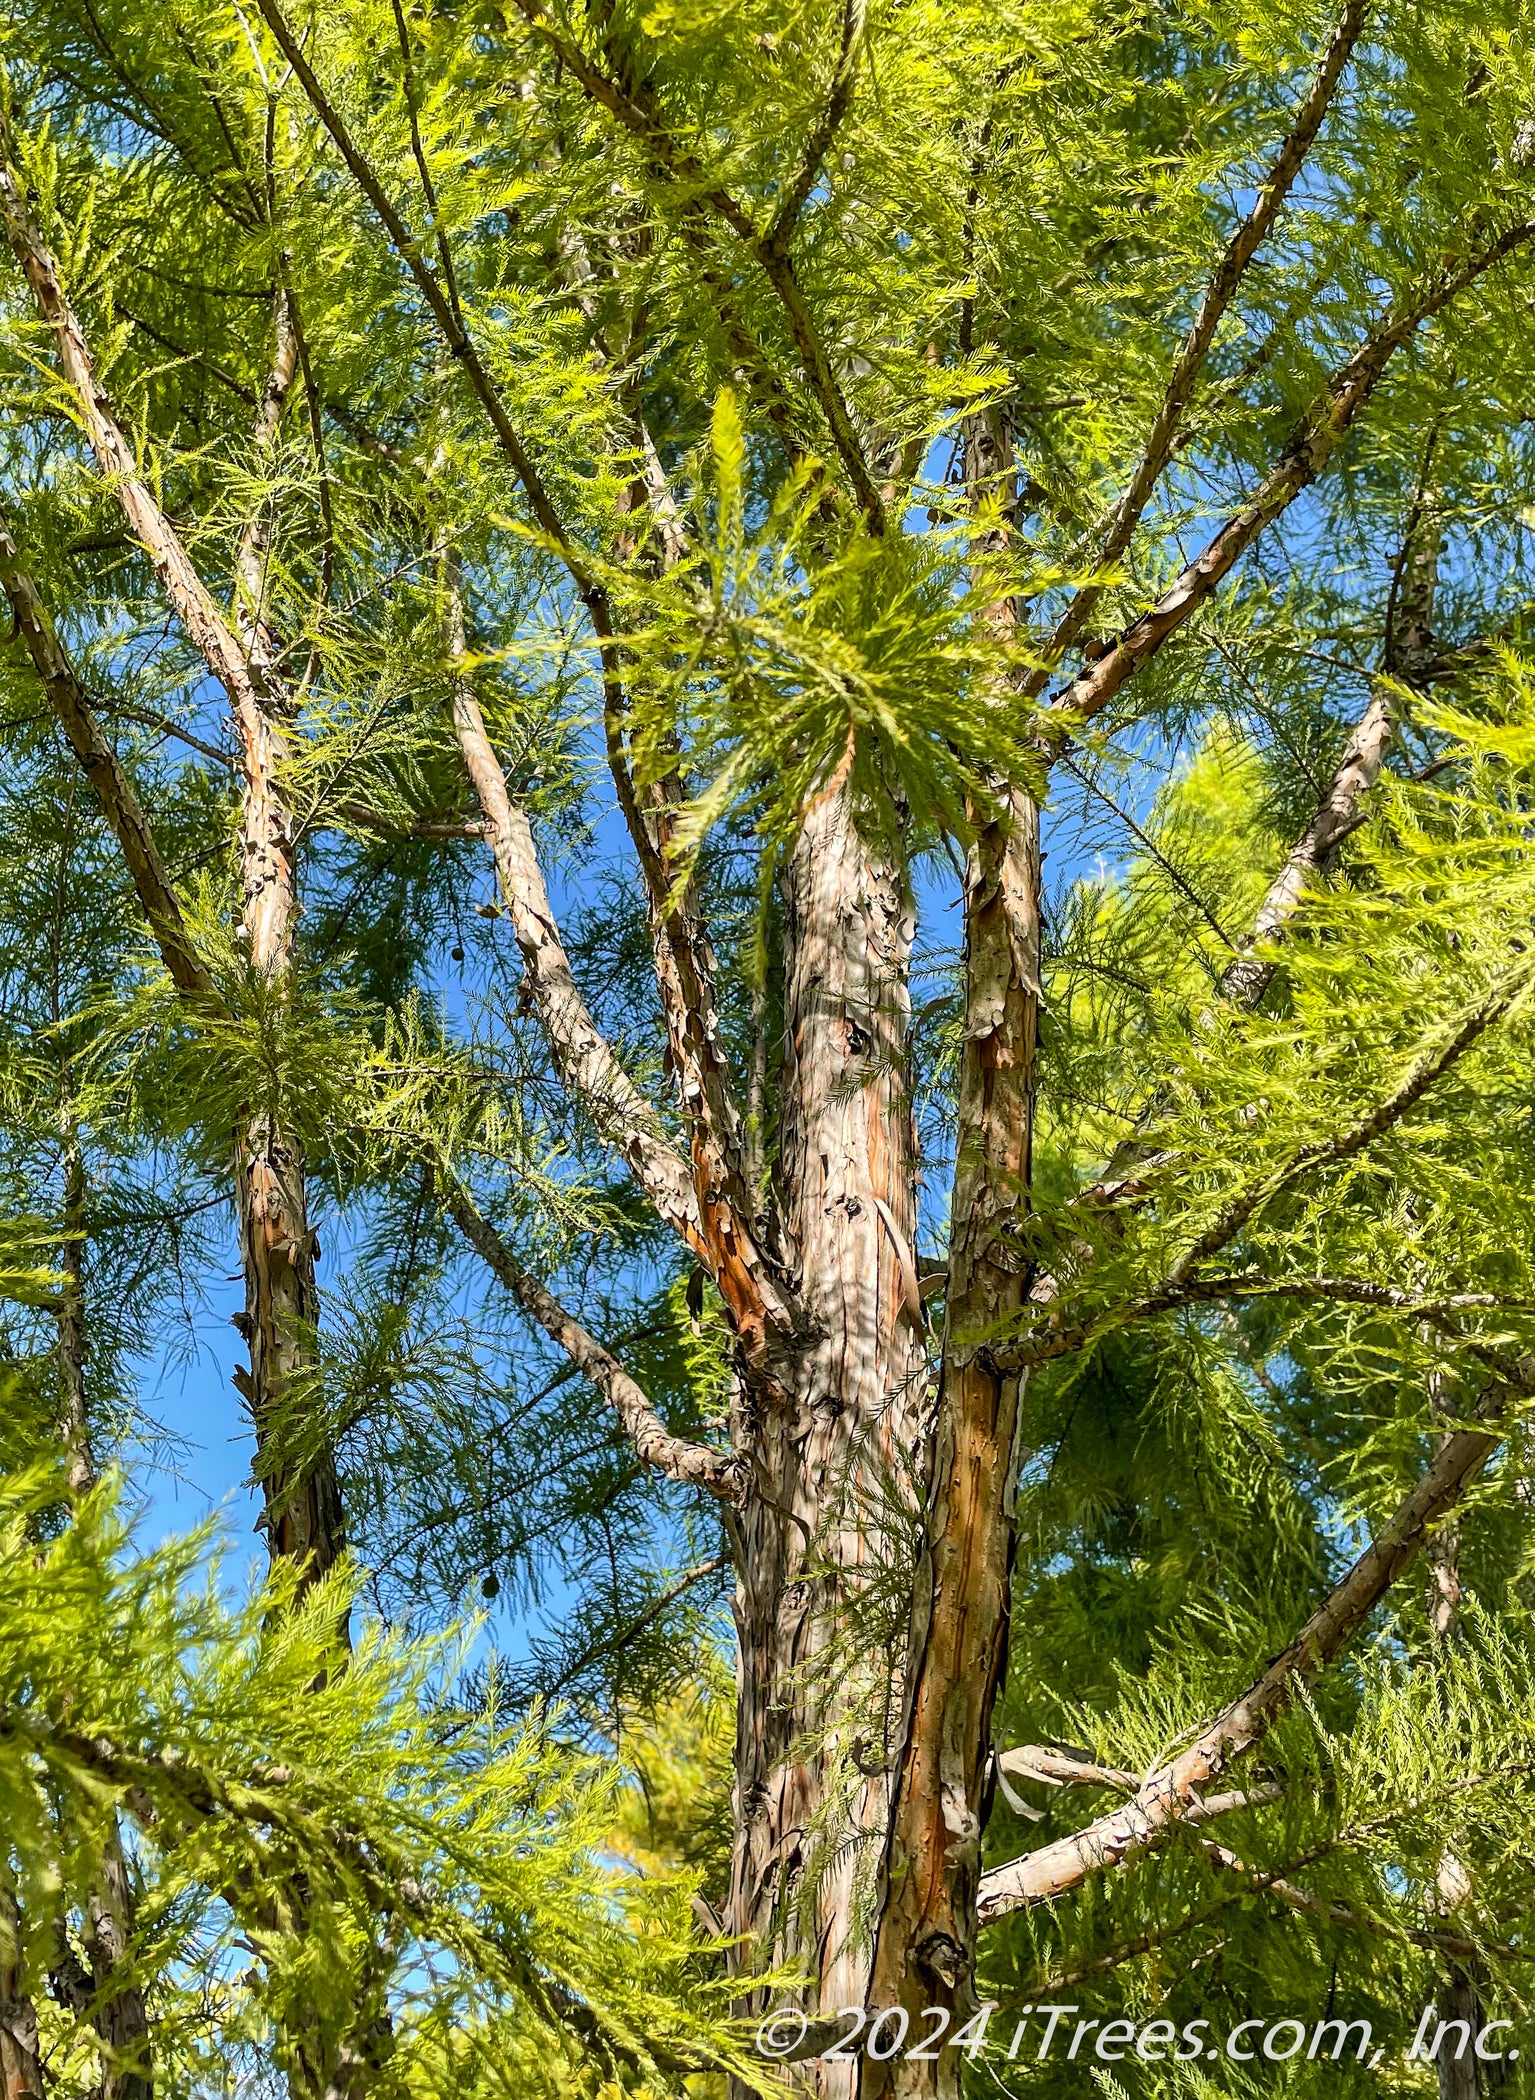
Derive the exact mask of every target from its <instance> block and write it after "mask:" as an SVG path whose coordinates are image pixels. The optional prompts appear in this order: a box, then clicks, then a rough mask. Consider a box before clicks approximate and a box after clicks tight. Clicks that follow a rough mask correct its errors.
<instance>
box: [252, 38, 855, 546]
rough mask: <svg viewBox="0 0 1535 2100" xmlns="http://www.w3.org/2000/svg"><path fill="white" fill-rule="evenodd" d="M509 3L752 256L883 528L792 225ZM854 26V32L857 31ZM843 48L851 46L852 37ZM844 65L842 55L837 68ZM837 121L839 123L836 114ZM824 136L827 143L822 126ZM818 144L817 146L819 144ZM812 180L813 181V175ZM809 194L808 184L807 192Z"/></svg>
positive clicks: (641, 94) (577, 50) (629, 89)
mask: <svg viewBox="0 0 1535 2100" xmlns="http://www.w3.org/2000/svg"><path fill="white" fill-rule="evenodd" d="M273 4H274V0H261V6H262V11H263V13H265V12H266V10H267V9H268V7H270V6H271V5H273ZM516 6H517V9H518V12H519V13H520V14H521V15H522V16H523V17H524V19H525V20H526V21H527V22H528V23H529V25H530V26H531V27H532V28H533V29H534V30H536V31H537V33H538V34H539V35H540V36H541V37H542V38H543V39H544V41H545V42H546V43H547V44H548V46H549V48H550V49H551V50H552V51H553V52H554V53H555V54H556V56H557V57H558V58H559V60H560V63H561V64H562V65H563V66H564V67H565V68H566V69H567V71H568V72H569V73H570V74H571V76H572V77H573V78H574V79H575V80H577V81H578V82H579V83H580V85H581V87H582V89H583V90H584V91H585V93H586V94H587V95H588V96H589V97H590V98H591V100H592V101H593V102H595V103H596V104H597V105H598V107H599V108H601V109H605V110H606V111H607V112H608V114H609V115H610V116H612V117H614V118H616V119H617V121H618V122H619V123H620V124H621V125H622V126H623V127H624V129H625V130H626V131H628V132H630V133H631V134H632V135H633V136H634V137H635V138H637V139H638V140H639V141H640V143H641V145H642V146H644V148H645V150H646V153H647V155H648V157H649V159H650V162H651V166H652V167H653V169H654V170H655V172H656V173H657V174H659V175H662V176H664V177H665V178H666V180H667V181H669V182H673V183H675V184H676V185H677V186H678V187H679V188H680V189H682V190H683V191H685V192H686V193H687V195H688V197H689V199H690V200H697V201H698V202H700V203H702V204H706V205H707V206H708V207H709V208H710V210H712V211H713V212H714V213H715V214H716V216H717V217H718V218H720V219H721V220H722V221H723V222H724V224H725V225H726V226H728V227H729V229H730V231H731V232H732V233H733V234H735V235H736V237H737V238H738V239H739V240H740V241H741V242H742V243H743V245H744V246H745V248H746V250H747V252H748V253H749V254H750V255H751V256H752V258H753V260H754V261H755V262H756V263H757V265H758V267H759V268H760V269H761V271H762V273H763V275H764V276H765V277H766V278H767V280H768V283H769V284H770V285H771V286H772V288H773V290H774V292H775V293H776V294H777V296H778V302H779V304H780V306H781V307H782V308H783V311H784V316H785V318H786V320H787V321H788V323H789V332H790V334H791V335H792V337H793V338H794V347H795V349H796V350H797V351H798V352H799V354H800V357H801V358H802V359H803V360H804V367H805V372H804V376H805V380H806V383H807V384H808V386H809V388H810V390H811V392H812V394H813V395H814V396H815V399H816V402H817V403H818V405H819V407H820V410H821V413H822V414H823V415H824V416H825V418H826V422H827V425H828V427H829V429H830V431H831V434H832V439H833V441H834V443H835V444H836V447H837V452H838V454H839V456H840V458H841V460H842V464H843V466H844V467H845V468H846V469H847V475H848V479H849V480H850V481H851V482H852V484H853V488H854V491H855V493H856V495H857V497H858V501H859V505H860V507H861V508H862V510H863V513H864V515H865V517H866V518H867V519H868V521H869V525H870V528H871V530H873V531H874V532H883V531H884V529H885V506H884V501H883V499H882V497H881V496H880V493H879V489H878V488H877V486H876V485H875V482H874V477H873V475H872V474H871V473H870V471H869V463H868V461H867V460H866V459H865V458H864V453H863V446H862V445H861V444H860V442H859V439H858V433H857V431H856V430H855V429H854V427H853V418H852V413H851V411H850V409H849V407H848V404H847V398H846V396H845V395H844V393H843V391H842V387H841V384H840V383H839V381H838V379H837V376H836V373H835V372H834V371H833V370H832V365H831V359H830V357H829V355H828V353H827V349H826V345H825V343H824V342H823V341H822V338H821V334H820V331H819V330H818V329H817V327H816V325H815V321H814V319H813V317H812V315H811V312H810V308H809V306H808V305H807V304H806V301H805V293H804V288H803V286H802V285H801V284H800V281H799V274H798V272H797V271H796V269H795V267H794V262H793V259H792V257H791V256H790V254H789V252H788V234H789V232H790V230H791V229H792V222H782V223H780V224H777V225H775V227H774V229H773V230H772V232H770V233H763V232H762V231H761V229H760V228H759V227H758V226H757V224H756V222H755V220H754V219H753V218H752V215H751V213H750V212H749V211H748V210H747V209H746V207H745V206H744V205H743V204H742V203H741V202H740V201H739V199H738V198H736V197H735V196H734V195H733V194H732V193H731V192H730V191H729V190H728V189H726V188H725V186H724V185H723V184H722V183H718V182H714V181H711V179H710V177H709V174H708V171H707V170H706V169H705V168H704V166H703V165H702V163H701V162H700V161H699V160H698V158H697V156H696V155H695V154H693V153H692V152H691V151H690V150H689V149H688V147H687V146H685V145H684V144H683V142H682V140H681V139H680V138H679V137H678V135H677V132H676V128H675V126H674V125H673V124H672V123H671V122H670V121H669V120H668V118H667V117H666V115H665V113H664V112H663V111H662V110H661V108H660V107H659V105H658V103H657V101H656V98H655V97H654V95H653V94H652V93H651V91H650V89H649V87H648V85H646V84H643V83H640V82H633V83H627V84H626V83H624V82H621V81H618V80H615V79H614V78H612V76H611V75H610V74H607V73H605V72H604V71H603V70H602V68H601V67H600V66H599V65H597V64H596V63H595V62H594V61H593V60H592V59H591V58H590V57H589V56H588V54H587V53H586V52H585V51H583V50H582V48H581V46H580V45H579V44H577V43H573V42H572V41H571V40H570V39H569V38H568V37H563V36H561V35H560V33H559V31H558V30H556V29H555V28H553V27H552V26H551V24H550V21H549V15H548V10H547V8H546V7H545V6H544V4H543V0H516ZM269 19H270V18H269ZM853 33H854V34H856V30H855V31H854V32H853ZM847 49H848V51H849V53H850V51H851V43H849V44H848V46H847ZM847 64H848V61H847V60H846V59H845V60H844V69H846V67H847ZM851 92H852V80H851V74H850V73H849V77H848V84H847V93H848V95H849V96H851ZM834 99H835V95H834ZM837 121H839V122H840V113H839V116H838V119H837ZM827 143H828V144H829V143H830V134H829V133H828V135H827ZM824 150H825V149H824V147H823V148H822V151H824ZM811 180H812V184H813V181H814V176H813V174H812V178H811ZM808 194H809V189H808V188H807V190H806V195H807V196H808ZM796 209H797V208H796Z"/></svg>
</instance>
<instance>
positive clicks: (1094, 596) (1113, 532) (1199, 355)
mask: <svg viewBox="0 0 1535 2100" xmlns="http://www.w3.org/2000/svg"><path fill="white" fill-rule="evenodd" d="M1369 4H1370V0H1349V4H1348V6H1347V7H1346V8H1345V9H1344V11H1343V17H1342V20H1341V21H1340V22H1339V24H1338V26H1337V28H1336V29H1335V30H1334V31H1333V35H1332V40H1331V42H1330V43H1329V44H1328V46H1327V50H1326V52H1325V53H1324V55H1323V58H1322V63H1321V65H1320V66H1319V67H1318V68H1317V71H1316V73H1315V75H1314V77H1313V79H1312V82H1311V87H1310V90H1309V92H1308V93H1307V96H1306V99H1305V101H1304V102H1303V103H1302V104H1301V106H1300V108H1299V110H1298V111H1297V112H1296V117H1295V122H1294V124H1293V125H1292V126H1291V128H1290V132H1289V136H1288V137H1287V138H1286V139H1285V141H1284V144H1283V145H1282V146H1281V147H1280V149H1279V152H1278V154H1277V155H1276V157H1275V159H1274V163H1273V166H1272V167H1271V168H1270V169H1269V171H1268V174H1267V175H1266V176H1265V177H1264V179H1263V181H1262V182H1261V183H1260V184H1259V185H1258V190H1257V194H1256V195H1255V197H1254V198H1253V202H1252V207H1251V209H1250V210H1249V211H1248V214H1247V216H1246V218H1245V219H1244V220H1243V221H1242V223H1241V225H1240V226H1239V227H1238V228H1237V230H1236V232H1235V233H1234V234H1233V235H1232V236H1231V239H1230V240H1229V241H1228V242H1227V244H1226V249H1225V252H1224V254H1223V255H1222V256H1221V259H1220V262H1219V263H1218V265H1217V266H1216V270H1215V274H1214V275H1213V276H1212V277H1211V279H1210V282H1209V284H1208V285H1207V286H1206V288H1205V295H1204V297H1203V299H1202V300H1201V301H1200V304H1199V311H1198V313H1197V314H1196V315H1195V316H1194V320H1193V324H1192V326H1191V327H1190V329H1189V332H1188V334H1187V335H1186V336H1185V337H1184V340H1183V347H1182V349H1181V350H1180V351H1179V353H1178V359H1177V362H1176V364H1175V365H1174V366H1173V370H1172V376H1171V378H1170V379H1169V380H1168V383H1167V392H1166V393H1165V394H1164V395H1163V397H1162V403H1161V406H1160V407H1159V408H1158V410H1157V413H1156V419H1155V421H1154V422H1153V423H1152V426H1151V432H1150V435H1149V436H1148V438H1147V440H1146V449H1145V451H1144V452H1143V453H1142V454H1141V458H1140V462H1139V464H1138V465H1137V467H1136V469H1135V472H1134V474H1133V475H1132V476H1131V477H1130V482H1129V485H1128V487H1127V488H1126V489H1125V492H1124V494H1123V495H1122V496H1121V497H1120V499H1119V501H1118V502H1117V503H1116V504H1115V506H1114V509H1113V511H1112V512H1111V513H1110V515H1109V521H1108V526H1107V529H1106V530H1105V533H1104V537H1103V542H1102V545H1101V546H1100V547H1099V549H1098V558H1097V562H1096V564H1095V566H1096V567H1098V568H1099V569H1107V568H1109V567H1110V566H1111V565H1112V564H1113V563H1114V562H1116V561H1118V559H1119V557H1120V556H1121V555H1122V554H1123V553H1124V551H1125V549H1126V548H1127V547H1128V546H1129V544H1130V541H1131V539H1132V537H1133V536H1134V533H1135V528H1136V526H1137V525H1138V524H1139V523H1140V521H1141V518H1142V517H1143V516H1144V514H1145V510H1146V505H1147V503H1148V502H1149V501H1150V500H1151V496H1152V493H1153V491H1154V490H1155V488H1156V485H1157V483H1158V481H1159V480H1160V479H1161V476H1162V473H1163V470H1164V469H1165V467H1166V465H1167V462H1168V460H1169V459H1170V458H1171V457H1172V454H1173V446H1174V441H1175V439H1176V437H1177V435H1178V429H1179V426H1180V424H1181V423H1182V421H1183V415H1184V411H1185V409H1186V408H1187V407H1188V405H1189V401H1190V400H1191V398H1192V396H1193V393H1194V388H1195V386H1196V385H1197V384H1198V381H1199V375H1200V373H1201V372H1202V371H1203V370H1204V365H1205V360H1206V358H1207V357H1208V356H1209V354H1210V350H1211V348H1212V346H1213V345H1214V342H1215V336H1216V331H1217V329H1218V328H1219V327H1220V324H1221V321H1222V319H1223V318H1224V317H1225V314H1226V312H1227V310H1228V309H1229V307H1230V305H1231V302H1232V300H1233V299H1234V298H1235V297H1236V294H1237V292H1238V290H1239V289H1240V287H1241V284H1242V282H1243V279H1244V278H1245V277H1246V275H1247V271H1248V266H1249V265H1250V264H1251V262H1252V259H1253V257H1254V256H1255V255H1256V254H1257V252H1258V250H1259V248H1260V247H1261V246H1262V245H1263V243H1264V241H1265V240H1267V238H1268V236H1269V233H1270V230H1271V229H1272V227H1273V225H1274V221H1275V220H1276V219H1277V218H1278V216H1279V213H1280V209H1281V207H1282V206H1283V204H1284V201H1285V199H1286V197H1287V196H1288V195H1289V194H1290V190H1291V188H1292V187H1293V185H1294V182H1295V178H1296V176H1297V175H1299V173H1300V171H1301V168H1302V167H1303V166H1304V164H1305V160H1306V156H1307V154H1308V153H1309V152H1310V151H1311V148H1312V146H1313V145H1314V144H1315V143H1316V136H1317V133H1318V132H1319V131H1320V130H1321V128H1322V122H1323V119H1324V118H1325V117H1326V115H1327V112H1328V109H1329V108H1330V107H1331V104H1332V99H1333V96H1334V95H1335V94H1336V93H1337V89H1338V83H1339V81H1340V80H1341V79H1342V77H1343V70H1344V68H1345V66H1347V64H1348V62H1349V59H1350V58H1351V57H1352V55H1353V50H1354V46H1355V44H1356V43H1357V42H1358V41H1359V34H1360V31H1361V30H1362V29H1363V27H1364V20H1365V16H1366V14H1367V13H1368V12H1369ZM1100 595H1101V586H1100V585H1097V584H1087V585H1085V586H1084V587H1083V588H1082V589H1081V590H1079V591H1078V592H1077V593H1076V594H1075V595H1074V597H1073V598H1072V600H1071V603H1070V604H1069V605H1068V606H1067V608H1066V610H1065V612H1064V613H1063V614H1062V615H1061V618H1060V621H1059V622H1058V624H1057V626H1056V629H1055V632H1054V633H1053V634H1052V635H1051V637H1050V640H1049V643H1048V645H1047V649H1046V655H1047V657H1048V658H1049V659H1050V660H1051V661H1054V660H1055V659H1056V658H1058V657H1059V656H1060V655H1061V654H1062V652H1063V651H1064V650H1066V649H1068V648H1070V646H1071V644H1072V643H1073V642H1074V641H1075V640H1076V638H1077V636H1078V635H1079V634H1080V633H1081V631H1082V627H1083V623H1084V622H1085V620H1086V618H1087V615H1088V613H1089V612H1090V611H1091V609H1092V607H1093V606H1094V605H1095V604H1096V602H1097V600H1098V598H1099V597H1100Z"/></svg>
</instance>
